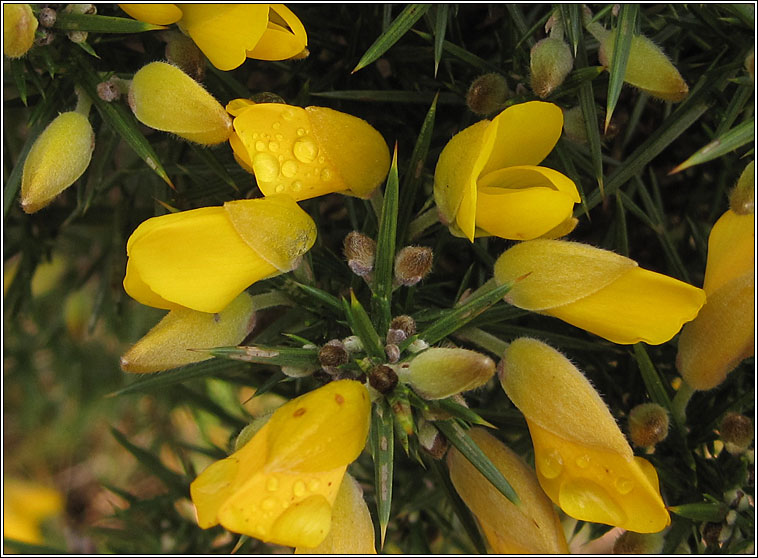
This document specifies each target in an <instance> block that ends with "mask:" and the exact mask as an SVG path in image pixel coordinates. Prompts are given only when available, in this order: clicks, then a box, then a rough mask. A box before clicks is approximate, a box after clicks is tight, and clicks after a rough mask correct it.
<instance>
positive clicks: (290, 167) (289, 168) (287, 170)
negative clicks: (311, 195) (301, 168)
mask: <svg viewBox="0 0 758 558" xmlns="http://www.w3.org/2000/svg"><path fill="white" fill-rule="evenodd" d="M282 174H283V175H284V176H286V177H287V178H292V177H293V176H295V175H296V174H297V163H296V162H295V161H286V162H285V163H284V164H283V165H282Z"/></svg>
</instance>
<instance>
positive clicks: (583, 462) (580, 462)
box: [575, 455, 590, 469]
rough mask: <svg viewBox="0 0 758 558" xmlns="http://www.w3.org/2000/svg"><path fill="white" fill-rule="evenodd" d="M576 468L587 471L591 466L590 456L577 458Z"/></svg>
mask: <svg viewBox="0 0 758 558" xmlns="http://www.w3.org/2000/svg"><path fill="white" fill-rule="evenodd" d="M575 463H576V466H577V467H579V468H580V469H586V468H587V467H589V466H590V456H589V455H580V456H579V457H577V458H576V461H575Z"/></svg>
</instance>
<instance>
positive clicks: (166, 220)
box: [124, 207, 278, 312]
mask: <svg viewBox="0 0 758 558" xmlns="http://www.w3.org/2000/svg"><path fill="white" fill-rule="evenodd" d="M143 227H144V230H140V229H141V228H143ZM133 237H134V240H132V241H131V242H129V243H127V254H128V256H129V260H128V262H127V273H126V278H125V279H124V289H125V290H126V292H127V293H128V294H129V295H130V296H132V297H133V298H135V299H136V300H138V301H139V302H142V303H143V304H149V303H150V302H151V300H149V299H145V298H143V297H142V295H143V294H144V290H143V287H147V288H149V289H150V290H152V291H153V292H154V293H155V294H156V295H158V297H161V298H162V299H165V300H166V301H169V302H171V303H173V304H176V305H181V306H186V307H188V308H192V309H194V310H199V311H201V312H219V311H221V310H223V309H224V308H225V307H226V306H227V304H229V303H230V302H231V301H232V300H233V299H234V298H235V297H236V296H237V295H239V294H240V293H241V292H242V291H243V290H245V289H246V288H247V287H248V286H249V285H251V284H252V283H254V282H256V281H258V280H259V279H263V278H265V277H268V276H270V275H273V274H276V273H278V270H277V269H276V268H275V267H274V266H272V265H270V264H268V263H266V261H265V260H263V259H262V258H261V257H260V256H259V255H258V254H256V253H255V252H254V251H253V250H252V249H251V248H250V247H249V246H248V245H247V243H245V241H244V240H243V239H242V238H241V237H240V235H239V234H238V233H237V231H236V230H235V228H234V226H233V225H232V223H231V221H230V220H229V218H228V215H227V211H226V210H225V209H224V208H223V207H207V208H202V209H194V210H191V211H185V212H182V213H172V214H169V215H163V216H161V217H154V218H153V219H148V221H146V222H145V223H143V224H142V225H140V227H138V228H137V230H136V231H135V232H134V234H133ZM220 270H223V273H221V272H220Z"/></svg>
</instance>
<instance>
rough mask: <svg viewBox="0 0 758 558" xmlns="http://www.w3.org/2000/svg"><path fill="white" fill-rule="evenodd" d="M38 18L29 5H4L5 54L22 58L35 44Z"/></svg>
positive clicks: (9, 56)
mask: <svg viewBox="0 0 758 558" xmlns="http://www.w3.org/2000/svg"><path fill="white" fill-rule="evenodd" d="M35 31H37V18H36V17H34V13H33V12H32V8H31V6H29V4H3V53H4V54H5V56H7V57H8V58H21V57H22V56H23V55H24V54H26V53H27V51H28V50H29V49H30V48H32V45H33V44H34V33H35Z"/></svg>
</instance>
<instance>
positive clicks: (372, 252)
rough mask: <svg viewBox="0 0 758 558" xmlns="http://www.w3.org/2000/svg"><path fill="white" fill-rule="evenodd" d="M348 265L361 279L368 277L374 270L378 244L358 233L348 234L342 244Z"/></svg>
mask: <svg viewBox="0 0 758 558" xmlns="http://www.w3.org/2000/svg"><path fill="white" fill-rule="evenodd" d="M342 249H343V252H344V254H345V259H347V265H348V266H349V267H350V269H351V270H352V271H353V273H355V274H356V275H358V276H359V277H366V276H367V275H368V274H369V273H371V272H372V271H373V270H374V257H375V256H376V242H374V240H373V239H371V238H369V237H368V236H366V235H365V234H361V233H359V232H358V231H352V232H350V233H348V235H347V236H346V237H345V240H344V242H343V244H342Z"/></svg>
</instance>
